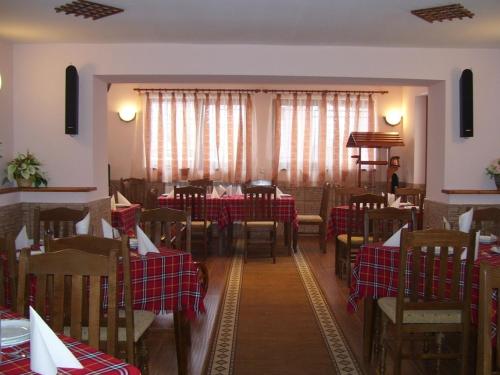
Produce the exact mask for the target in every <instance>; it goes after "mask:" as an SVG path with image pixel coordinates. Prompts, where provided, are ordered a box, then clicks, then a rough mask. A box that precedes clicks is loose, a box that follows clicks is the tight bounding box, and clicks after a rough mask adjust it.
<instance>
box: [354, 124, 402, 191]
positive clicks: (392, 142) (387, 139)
mask: <svg viewBox="0 0 500 375" xmlns="http://www.w3.org/2000/svg"><path fill="white" fill-rule="evenodd" d="M404 145H405V144H404V142H403V140H402V139H401V137H400V136H399V133H396V132H352V133H351V134H350V135H349V139H348V140H347V145H346V147H357V148H358V155H353V156H352V158H355V159H357V161H356V163H357V164H358V186H361V168H362V166H363V165H387V164H388V163H389V160H390V158H391V147H396V146H404ZM362 148H385V149H387V160H362V157H361V149H362Z"/></svg>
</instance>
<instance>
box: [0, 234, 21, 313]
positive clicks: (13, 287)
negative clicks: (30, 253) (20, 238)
mask: <svg viewBox="0 0 500 375" xmlns="http://www.w3.org/2000/svg"><path fill="white" fill-rule="evenodd" d="M2 255H3V256H2ZM6 276H8V278H6ZM5 281H7V283H5ZM6 286H7V288H6ZM16 296H17V260H16V244H15V240H14V235H13V234H12V233H7V234H5V236H4V237H0V305H1V306H7V305H8V304H7V302H8V301H10V303H11V304H12V306H14V305H15V301H16ZM9 306H10V304H9Z"/></svg>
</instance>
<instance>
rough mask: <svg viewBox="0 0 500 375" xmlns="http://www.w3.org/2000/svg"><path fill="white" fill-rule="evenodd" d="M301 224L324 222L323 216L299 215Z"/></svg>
mask: <svg viewBox="0 0 500 375" xmlns="http://www.w3.org/2000/svg"><path fill="white" fill-rule="evenodd" d="M297 221H298V222H299V224H322V223H323V218H322V217H321V216H319V215H297Z"/></svg>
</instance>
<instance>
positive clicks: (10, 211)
mask: <svg viewBox="0 0 500 375" xmlns="http://www.w3.org/2000/svg"><path fill="white" fill-rule="evenodd" d="M22 225H23V209H22V203H15V204H10V205H7V206H1V207H0V236H4V235H5V234H6V233H9V232H10V233H14V234H17V233H18V232H19V230H20V229H21V228H22Z"/></svg>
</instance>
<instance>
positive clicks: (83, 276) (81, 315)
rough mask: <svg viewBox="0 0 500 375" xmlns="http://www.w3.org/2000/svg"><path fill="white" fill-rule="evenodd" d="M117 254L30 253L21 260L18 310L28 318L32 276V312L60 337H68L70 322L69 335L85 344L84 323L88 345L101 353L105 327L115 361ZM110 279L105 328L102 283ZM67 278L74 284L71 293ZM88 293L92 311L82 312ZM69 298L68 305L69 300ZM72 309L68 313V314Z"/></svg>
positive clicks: (25, 253)
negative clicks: (66, 330) (67, 324)
mask: <svg viewBox="0 0 500 375" xmlns="http://www.w3.org/2000/svg"><path fill="white" fill-rule="evenodd" d="M117 259H118V258H117V253H116V250H113V251H111V252H110V253H109V255H108V256H104V255H96V254H90V253H87V252H84V251H79V250H74V249H65V250H61V251H57V252H53V253H45V254H41V255H36V256H30V253H29V250H28V249H23V250H22V251H21V256H20V257H19V288H18V294H17V311H18V312H19V313H21V314H22V315H24V316H26V315H27V308H26V307H27V304H28V301H27V298H26V295H27V293H28V292H29V289H30V278H29V276H30V275H33V276H34V277H36V292H35V295H34V308H35V310H36V311H37V312H38V313H39V314H40V316H41V317H42V318H44V320H46V321H47V323H48V324H49V326H50V327H51V328H52V329H53V330H54V331H56V332H61V333H62V332H64V326H65V323H67V322H68V321H69V325H70V336H71V337H73V338H75V339H77V340H80V341H81V340H82V322H88V344H89V345H90V346H92V347H94V348H96V349H99V343H100V327H101V326H106V327H107V349H106V352H107V353H108V354H111V355H113V356H116V352H117V346H118V345H117V344H118V327H117V321H118V303H117ZM102 277H107V278H108V284H107V302H108V304H107V309H106V311H105V312H106V315H107V316H106V320H107V322H106V324H102V319H101V318H102V316H103V314H102V312H101V306H102V304H101V301H102V300H101V297H102V296H101V290H102V288H101V278H102ZM67 278H70V279H71V287H70V290H69V293H68V289H67V283H66V280H67ZM87 292H88V301H89V303H88V308H84V306H85V301H86V298H87V297H86V296H87ZM67 297H69V301H66V300H65V298H67ZM68 309H69V310H68Z"/></svg>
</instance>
